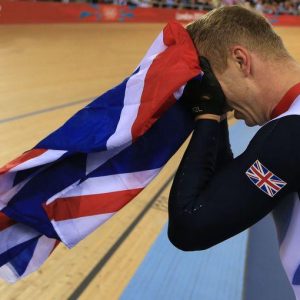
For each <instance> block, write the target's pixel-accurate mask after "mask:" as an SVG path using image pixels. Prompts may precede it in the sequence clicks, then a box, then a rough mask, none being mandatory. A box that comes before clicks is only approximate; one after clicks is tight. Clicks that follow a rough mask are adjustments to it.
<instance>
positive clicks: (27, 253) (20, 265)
mask: <svg viewBox="0 0 300 300" xmlns="http://www.w3.org/2000/svg"><path fill="white" fill-rule="evenodd" d="M39 238H40V236H39V237H36V238H34V239H32V240H29V241H27V242H26V243H24V245H23V246H24V249H23V250H22V251H21V253H19V255H17V256H15V257H14V258H12V259H11V260H10V264H11V265H12V266H13V267H14V269H15V270H16V272H17V273H18V275H19V276H22V275H23V274H24V272H25V271H26V268H27V266H28V263H29V262H30V260H31V259H32V256H33V253H34V250H35V247H36V245H37V243H38V240H39Z"/></svg>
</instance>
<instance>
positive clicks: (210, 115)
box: [195, 114, 221, 122]
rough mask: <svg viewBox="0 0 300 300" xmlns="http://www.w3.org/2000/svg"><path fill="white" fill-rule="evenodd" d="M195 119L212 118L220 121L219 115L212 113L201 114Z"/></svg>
mask: <svg viewBox="0 0 300 300" xmlns="http://www.w3.org/2000/svg"><path fill="white" fill-rule="evenodd" d="M197 120H213V121H217V122H220V121H221V116H219V115H214V114H202V115H198V116H196V117H195V121H197Z"/></svg>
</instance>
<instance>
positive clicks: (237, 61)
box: [213, 46, 267, 126]
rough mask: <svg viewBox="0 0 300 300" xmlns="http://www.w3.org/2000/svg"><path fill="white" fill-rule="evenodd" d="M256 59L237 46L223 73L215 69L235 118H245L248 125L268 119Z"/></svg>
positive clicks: (260, 123)
mask: <svg viewBox="0 0 300 300" xmlns="http://www.w3.org/2000/svg"><path fill="white" fill-rule="evenodd" d="M256 60H257V57H254V56H253V55H251V53H250V52H249V51H248V50H247V49H245V48H243V47H241V46H236V47H234V48H233V49H231V52H230V55H229V57H228V60H227V67H226V69H225V70H224V71H223V72H222V73H221V72H218V71H217V70H213V71H214V73H215V76H216V78H217V79H218V81H219V83H220V85H221V87H222V90H223V92H224V94H225V96H226V100H227V103H228V105H229V106H230V107H231V108H232V109H233V110H234V116H235V118H237V119H243V120H244V121H245V123H246V124H247V125H248V126H255V125H262V124H264V123H265V122H266V121H267V116H266V112H265V111H264V105H263V102H262V101H261V99H260V97H259V89H258V86H259V85H258V84H257V78H256V76H255V75H256V74H255V73H256V72H255V68H254V64H255V63H256Z"/></svg>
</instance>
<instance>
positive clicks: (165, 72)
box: [132, 22, 201, 140]
mask: <svg viewBox="0 0 300 300" xmlns="http://www.w3.org/2000/svg"><path fill="white" fill-rule="evenodd" d="M163 36H164V44H165V45H166V46H168V48H167V49H166V50H165V51H163V52H162V53H160V54H159V55H157V57H156V58H155V59H154V60H153V62H152V64H151V66H150V67H149V69H148V72H147V74H146V77H145V82H144V89H143V92H142V96H141V104H140V107H139V110H138V114H137V118H136V120H135V122H134V124H133V126H132V138H133V140H135V139H136V138H138V137H139V136H141V135H143V134H144V133H145V132H146V131H147V130H148V129H149V128H150V127H151V126H152V125H153V123H154V122H155V121H157V119H158V118H160V116H161V115H162V114H163V113H164V112H165V111H166V110H167V109H168V108H169V107H170V106H171V105H172V104H174V103H175V101H176V100H175V98H174V97H173V96H171V97H170V95H172V94H173V93H174V92H176V91H177V90H178V88H179V87H181V86H182V85H184V84H186V82H187V81H189V80H190V79H191V78H193V77H195V76H197V75H199V74H200V71H201V69H200V66H199V60H198V54H197V51H196V49H195V46H194V44H193V42H192V40H191V38H190V36H189V34H188V33H187V31H186V30H185V29H184V28H183V27H182V25H180V24H179V23H177V22H171V23H169V24H168V25H167V26H166V27H165V29H164V32H163Z"/></svg>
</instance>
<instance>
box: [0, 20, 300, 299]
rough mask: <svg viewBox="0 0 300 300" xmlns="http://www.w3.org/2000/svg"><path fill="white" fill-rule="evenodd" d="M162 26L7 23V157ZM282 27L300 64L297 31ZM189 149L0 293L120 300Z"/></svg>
mask: <svg viewBox="0 0 300 300" xmlns="http://www.w3.org/2000/svg"><path fill="white" fill-rule="evenodd" d="M162 27H163V24H111V25H101V24H86V25H78V24H75V25H26V26H1V27H0V70H1V72H0V91H1V98H0V108H1V109H0V145H1V151H0V164H1V165H3V164H4V163H6V162H7V161H9V160H11V159H13V158H15V157H16V156H17V155H19V154H20V153H22V152H23V151H25V150H28V149H29V148H31V147H32V146H34V145H35V144H36V143H37V142H38V141H39V140H40V139H42V138H43V137H44V136H46V135H47V134H48V133H49V132H51V131H53V130H54V129H56V128H57V127H58V126H60V125H61V124H62V123H63V122H64V121H65V120H66V119H67V118H69V117H70V116H71V115H72V114H73V113H75V112H76V111H78V110H79V109H80V108H81V107H83V106H84V105H85V104H87V103H88V101H89V100H91V99H92V98H94V97H95V96H97V95H100V94H101V93H102V92H104V91H106V90H107V89H108V88H110V87H112V86H114V85H116V84H118V83H119V82H120V81H121V80H122V79H123V78H125V77H126V76H128V74H130V73H131V72H132V71H133V70H134V68H135V67H136V65H137V64H138V63H139V60H140V59H141V58H142V56H143V55H144V53H145V51H146V50H147V48H148V47H149V45H150V44H151V42H152V41H153V39H154V38H155V37H156V35H157V34H158V33H159V32H160V30H161V29H162ZM276 30H277V31H278V32H279V34H280V35H281V36H282V37H283V39H284V42H285V44H286V45H287V48H288V49H289V51H290V52H291V54H292V55H293V56H294V57H296V59H297V60H298V61H300V39H299V37H300V28H283V27H282V28H277V29H276ZM278 72H280V70H278ZM182 151H183V149H181V150H180V151H179V152H178V153H177V154H176V155H175V157H174V158H173V159H172V160H171V161H170V162H169V163H168V165H167V167H166V168H165V169H164V170H163V171H162V172H161V174H160V175H159V176H158V178H156V179H155V180H154V182H152V183H151V186H149V187H148V188H147V189H145V190H144V191H143V192H142V193H141V194H140V195H139V197H138V198H137V199H135V200H134V201H132V202H131V203H129V204H128V205H127V206H126V207H125V208H124V209H122V210H121V211H120V212H119V213H117V214H116V215H115V216H114V217H113V218H112V219H111V220H109V221H108V222H107V223H106V224H104V225H103V226H102V227H101V228H99V229H98V230H97V231H96V232H94V233H93V234H92V235H90V236H89V237H88V238H87V239H85V240H84V241H82V242H81V243H80V244H79V245H77V246H76V247H75V248H73V249H72V250H68V249H66V248H65V247H63V246H62V245H61V246H60V247H59V248H58V249H57V250H56V251H55V252H54V254H53V255H52V256H51V257H50V258H49V259H48V261H47V262H46V263H45V264H44V266H43V267H42V268H41V269H40V270H39V271H38V272H36V273H35V274H32V275H30V276H29V277H28V278H26V279H24V280H22V281H20V282H18V283H16V284H14V285H9V284H6V283H4V282H0V299H1V300H8V299H43V300H48V299H78V298H80V299H102V300H106V299H107V300H113V299H118V298H119V296H120V295H121V293H122V291H123V290H124V288H125V287H126V285H127V284H128V282H129V280H130V279H131V277H132V276H133V274H134V272H135V271H136V269H137V267H138V266H139V264H140V263H141V261H142V260H143V258H144V256H145V254H146V253H147V251H148V250H149V248H150V246H151V245H152V243H153V242H154V240H155V238H156V237H157V235H158V233H159V232H160V230H161V228H162V226H163V225H164V224H165V222H166V221H167V211H166V204H167V197H168V189H169V180H168V179H169V178H170V177H171V176H172V174H173V172H174V171H175V169H176V166H177V164H178V162H179V158H180V157H181V155H182ZM151 201H152V202H153V203H154V204H153V205H151V204H152V202H151ZM149 203H150V204H149ZM136 218H138V219H136ZM134 221H135V222H134Z"/></svg>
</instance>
